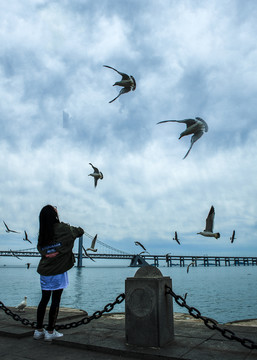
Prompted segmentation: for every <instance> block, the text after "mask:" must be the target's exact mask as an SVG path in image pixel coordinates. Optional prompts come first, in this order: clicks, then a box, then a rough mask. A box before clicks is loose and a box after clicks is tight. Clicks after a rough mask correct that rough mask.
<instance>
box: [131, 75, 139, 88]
mask: <svg viewBox="0 0 257 360" xmlns="http://www.w3.org/2000/svg"><path fill="white" fill-rule="evenodd" d="M130 77H131V79H132V81H133V85H132V91H135V90H136V87H137V83H136V80H135V78H134V76H132V75H130Z"/></svg>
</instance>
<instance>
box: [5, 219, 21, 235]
mask: <svg viewBox="0 0 257 360" xmlns="http://www.w3.org/2000/svg"><path fill="white" fill-rule="evenodd" d="M3 223H4V225H5V227H6V230H5V231H6V232H7V233H9V232H13V233H16V234H19V232H18V231H15V230H11V229H9V227H8V226H7V224H6V223H5V222H4V220H3Z"/></svg>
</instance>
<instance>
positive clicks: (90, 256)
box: [82, 245, 95, 262]
mask: <svg viewBox="0 0 257 360" xmlns="http://www.w3.org/2000/svg"><path fill="white" fill-rule="evenodd" d="M82 248H83V250H84V253H85V255H86V256H87V257H88V258H89V259H90V260H92V261H94V262H95V260H94V259H93V258H92V257H91V256H89V255H88V253H87V251H86V249H85V248H84V246H83V245H82Z"/></svg>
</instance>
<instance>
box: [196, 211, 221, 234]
mask: <svg viewBox="0 0 257 360" xmlns="http://www.w3.org/2000/svg"><path fill="white" fill-rule="evenodd" d="M214 216H215V210H214V207H213V206H212V207H211V208H210V211H209V214H208V216H207V218H206V226H205V229H204V230H203V231H200V232H199V233H197V234H200V235H203V236H207V237H215V239H218V238H219V237H220V233H219V232H216V233H214V232H213V225H214Z"/></svg>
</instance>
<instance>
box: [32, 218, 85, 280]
mask: <svg viewBox="0 0 257 360" xmlns="http://www.w3.org/2000/svg"><path fill="white" fill-rule="evenodd" d="M83 234H84V230H83V229H82V228H81V227H74V226H70V225H69V224H65V223H63V222H60V223H56V224H54V242H53V244H50V245H47V246H43V247H42V248H41V247H40V246H39V245H38V246H37V249H38V251H39V252H40V254H41V260H40V262H39V264H38V267H37V272H38V273H39V274H40V275H45V276H48V275H57V274H62V273H64V272H65V271H68V270H69V269H71V268H72V267H73V265H74V263H75V257H74V254H73V252H72V249H73V245H74V241H75V239H76V238H77V237H80V236H82V235H83Z"/></svg>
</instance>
